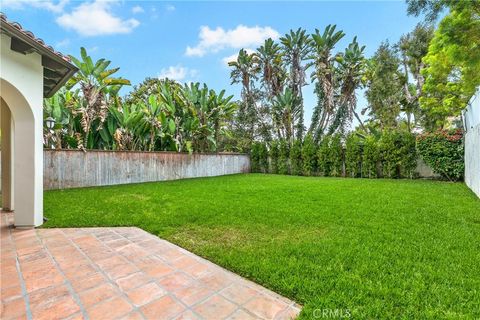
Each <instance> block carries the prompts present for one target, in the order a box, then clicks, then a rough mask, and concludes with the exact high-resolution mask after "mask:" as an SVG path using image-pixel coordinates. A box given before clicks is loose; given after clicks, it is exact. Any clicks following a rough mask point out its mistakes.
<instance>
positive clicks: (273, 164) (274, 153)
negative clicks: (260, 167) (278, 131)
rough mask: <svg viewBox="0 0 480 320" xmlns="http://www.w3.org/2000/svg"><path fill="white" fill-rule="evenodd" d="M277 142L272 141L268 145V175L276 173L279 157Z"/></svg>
mask: <svg viewBox="0 0 480 320" xmlns="http://www.w3.org/2000/svg"><path fill="white" fill-rule="evenodd" d="M278 147H279V142H278V141H277V140H273V141H272V142H271V143H270V152H269V157H270V173H278V160H279V159H278V156H279V150H278Z"/></svg>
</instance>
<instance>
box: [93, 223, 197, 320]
mask: <svg viewBox="0 0 480 320" xmlns="http://www.w3.org/2000/svg"><path fill="white" fill-rule="evenodd" d="M127 228H130V227H127ZM109 230H110V231H112V232H113V233H115V234H116V235H118V236H120V237H122V238H124V239H126V240H127V241H129V242H130V243H131V244H134V245H136V246H138V244H137V243H135V242H133V241H132V240H130V239H128V238H127V237H125V236H123V235H121V234H119V233H118V232H116V230H114V229H113V228H110V229H109ZM140 230H141V229H140ZM142 231H143V230H142ZM149 235H150V234H149ZM94 236H95V235H94ZM95 238H97V237H96V236H95ZM97 239H98V238H97ZM159 239H160V238H159ZM99 241H102V240H99ZM102 243H103V244H105V243H104V242H103V241H102ZM105 245H107V246H108V244H105ZM109 248H110V247H109ZM113 250H115V249H113ZM119 254H120V255H121V256H122V257H123V255H122V254H121V253H119ZM152 255H155V254H152ZM161 260H162V261H164V262H166V261H165V260H163V259H161ZM167 265H169V266H172V265H170V264H168V263H167ZM175 269H177V268H175ZM142 271H143V270H142ZM172 273H175V272H172ZM169 275H170V274H166V275H164V276H162V277H159V278H158V279H157V278H153V277H150V278H152V279H153V282H155V284H157V285H158V286H159V287H160V288H162V289H163V290H165V292H167V294H166V295H165V296H169V297H170V298H172V299H173V300H174V301H176V302H177V303H180V304H181V305H183V306H184V307H185V309H186V310H189V311H191V312H192V313H193V314H195V315H196V316H198V317H199V318H200V319H204V318H203V317H201V316H200V315H198V314H197V313H196V312H195V311H194V310H193V309H191V308H190V307H189V306H188V305H187V304H185V303H183V301H181V300H180V299H178V298H177V297H176V296H175V294H174V292H172V291H170V290H166V288H165V287H164V286H162V285H161V283H159V282H158V280H160V279H163V278H165V277H167V276H169ZM185 275H187V274H185ZM187 276H188V275H187ZM189 278H191V277H190V276H189ZM158 299H161V297H160V298H158ZM158 299H156V300H158ZM151 302H153V301H150V302H148V303H146V304H144V306H146V305H148V304H150V303H151ZM183 312H185V310H182V311H180V312H179V313H176V314H174V315H173V316H172V317H170V319H174V318H176V317H177V316H179V315H181V314H182V313H183Z"/></svg>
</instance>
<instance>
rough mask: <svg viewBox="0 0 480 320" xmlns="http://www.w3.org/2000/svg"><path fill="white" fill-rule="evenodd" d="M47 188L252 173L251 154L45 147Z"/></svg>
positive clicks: (45, 181)
mask: <svg viewBox="0 0 480 320" xmlns="http://www.w3.org/2000/svg"><path fill="white" fill-rule="evenodd" d="M43 166H44V183H43V184H44V189H45V190H50V189H65V188H78V187H90V186H106V185H116V184H126V183H138V182H151V181H164V180H175V179H183V178H195V177H210V176H220V175H226V174H235V173H245V172H250V157H249V156H248V155H244V154H235V153H218V154H203V153H194V154H186V153H174V152H133V151H96V150H89V151H87V152H83V151H79V150H45V152H44V162H43Z"/></svg>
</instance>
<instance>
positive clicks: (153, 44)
mask: <svg viewBox="0 0 480 320" xmlns="http://www.w3.org/2000/svg"><path fill="white" fill-rule="evenodd" d="M1 10H2V11H3V12H4V13H5V14H6V15H7V17H8V18H9V20H11V21H17V22H19V23H21V24H22V26H23V27H24V28H25V29H27V30H30V31H33V32H34V34H35V35H36V36H37V37H39V38H42V39H43V40H44V41H45V42H46V43H47V44H50V45H52V46H54V48H55V49H56V50H58V51H61V52H62V53H64V54H72V55H77V56H78V55H79V48H80V47H81V46H83V47H85V48H86V49H87V51H88V52H89V54H90V55H92V56H93V57H94V58H96V59H98V58H107V59H109V60H111V61H112V66H118V67H120V68H121V69H120V71H119V73H118V75H120V76H122V77H124V78H127V79H130V80H131V81H132V84H137V83H139V82H141V81H142V80H143V79H144V78H145V77H158V76H169V77H170V78H175V79H177V80H179V81H181V82H184V81H199V82H205V83H207V84H208V86H209V87H211V88H213V89H216V90H220V89H226V91H227V93H229V94H234V95H236V96H237V97H238V96H239V89H240V88H239V86H238V85H236V86H230V79H229V70H228V67H227V66H226V60H228V59H229V58H231V57H234V56H235V54H236V53H237V52H238V50H239V49H240V48H242V47H244V48H249V49H254V48H256V47H257V46H258V45H259V44H260V43H261V42H263V39H264V38H266V37H279V36H281V35H283V34H284V33H286V32H288V31H289V30H290V29H297V28H298V27H302V28H305V29H307V30H308V31H309V32H314V30H315V28H318V29H320V30H323V29H324V28H325V26H326V25H328V24H336V25H337V28H339V29H342V30H344V32H345V33H346V36H345V37H344V39H343V40H342V42H340V44H339V45H338V46H337V49H338V50H343V49H344V48H345V47H346V45H347V44H348V42H350V41H351V40H352V38H353V37H354V36H355V35H356V36H357V37H358V41H359V42H360V43H361V44H364V45H366V55H367V56H371V55H372V54H373V53H374V52H375V50H376V48H377V47H378V45H379V44H380V42H381V41H383V40H386V39H388V40H389V41H390V42H391V43H394V42H396V41H397V40H398V39H399V37H400V36H401V35H402V34H404V33H407V32H409V31H411V30H412V29H413V27H414V26H415V24H416V23H418V22H419V21H420V18H415V17H409V16H407V14H406V5H405V2H404V1H371V2H367V1H329V2H326V1H319V2H312V1H311V2H271V1H269V2H256V1H249V2H231V1H228V2H213V1H209V2H174V1H170V2H159V1H98V0H97V1H86V2H80V1H68V0H60V1H58V0H57V1H40V2H32V1H27V0H3V1H2V2H1ZM128 91H129V88H126V89H124V90H123V91H122V93H123V94H125V93H127V92H128ZM312 91H313V89H312V86H307V87H306V88H305V108H306V122H307V124H308V123H309V119H310V117H311V111H312V107H313V106H314V105H315V97H314V95H313V92H312ZM358 99H359V105H358V109H361V108H362V107H364V106H365V99H364V98H363V93H362V92H361V91H359V92H358Z"/></svg>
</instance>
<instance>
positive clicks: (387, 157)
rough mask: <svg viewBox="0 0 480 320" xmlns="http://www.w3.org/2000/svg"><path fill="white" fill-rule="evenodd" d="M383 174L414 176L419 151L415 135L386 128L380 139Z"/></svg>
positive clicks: (386, 175)
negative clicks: (417, 150)
mask: <svg viewBox="0 0 480 320" xmlns="http://www.w3.org/2000/svg"><path fill="white" fill-rule="evenodd" d="M379 147H380V155H381V160H382V170H383V175H384V176H385V177H388V178H401V177H408V178H413V174H414V171H415V167H416V161H417V152H416V150H415V136H414V135H413V134H411V133H409V132H404V131H397V130H385V131H384V132H383V133H382V137H381V138H380V141H379Z"/></svg>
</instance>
